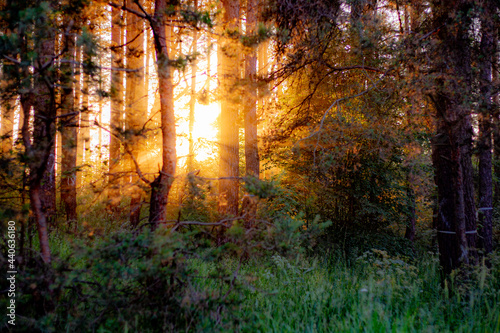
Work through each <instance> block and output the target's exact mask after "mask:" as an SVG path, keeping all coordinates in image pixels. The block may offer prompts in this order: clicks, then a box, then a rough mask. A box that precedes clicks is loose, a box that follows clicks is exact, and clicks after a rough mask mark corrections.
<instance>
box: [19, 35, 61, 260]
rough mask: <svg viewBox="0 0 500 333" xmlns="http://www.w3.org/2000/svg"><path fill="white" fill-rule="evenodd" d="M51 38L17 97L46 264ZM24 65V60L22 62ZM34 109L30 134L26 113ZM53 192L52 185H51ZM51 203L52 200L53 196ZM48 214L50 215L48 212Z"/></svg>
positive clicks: (50, 166)
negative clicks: (35, 74) (35, 71)
mask: <svg viewBox="0 0 500 333" xmlns="http://www.w3.org/2000/svg"><path fill="white" fill-rule="evenodd" d="M23 39H24V41H23V47H24V48H25V49H24V50H23V51H22V54H23V56H26V55H27V53H28V43H29V42H28V40H27V37H25V36H23ZM54 40H55V37H53V38H50V37H49V38H46V39H44V40H43V41H42V42H41V44H40V48H39V49H38V50H37V51H38V56H39V59H40V62H39V63H41V64H46V63H49V64H50V66H48V67H45V68H44V69H43V70H41V71H40V72H39V73H40V75H39V77H38V78H37V80H35V82H34V83H33V86H30V87H23V88H24V89H23V90H25V91H26V92H23V93H21V105H22V108H23V116H24V117H23V124H22V139H23V144H24V147H25V153H26V159H27V164H28V166H29V169H30V173H29V179H28V186H29V197H30V207H31V210H32V212H33V216H34V218H35V221H36V224H37V229H38V236H39V242H40V249H41V252H42V258H43V260H44V261H45V262H46V263H49V262H50V260H51V258H50V249H49V240H48V230H47V207H46V206H44V202H43V199H44V195H45V194H44V191H43V189H42V181H44V180H45V179H46V178H47V177H46V176H45V175H46V174H47V172H50V171H52V172H53V165H54V163H53V160H54V146H55V145H54V143H55V136H56V126H55V119H56V96H55V89H54V88H55V82H56V79H55V78H54V76H53V75H54V73H53V72H54V71H53V55H54ZM23 60H24V61H26V59H23ZM24 70H25V73H23V74H24V75H25V77H29V72H28V71H29V68H27V67H25V68H24ZM32 106H34V119H33V128H34V130H33V132H32V133H31V132H30V110H31V108H32ZM51 159H52V162H51V161H50V160H51ZM54 189H55V185H54ZM53 198H54V199H55V196H53ZM49 213H50V212H49Z"/></svg>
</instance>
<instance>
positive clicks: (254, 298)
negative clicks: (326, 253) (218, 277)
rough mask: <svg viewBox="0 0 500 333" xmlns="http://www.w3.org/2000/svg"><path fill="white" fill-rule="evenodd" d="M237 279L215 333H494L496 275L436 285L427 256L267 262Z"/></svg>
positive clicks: (497, 327)
mask: <svg viewBox="0 0 500 333" xmlns="http://www.w3.org/2000/svg"><path fill="white" fill-rule="evenodd" d="M240 277H241V278H240V282H243V284H244V285H245V288H244V297H243V300H242V303H241V305H240V306H238V308H237V310H233V311H232V312H231V313H226V317H225V320H224V321H223V322H224V323H223V325H222V326H221V327H219V328H217V329H219V330H221V331H226V330H227V331H242V332H500V290H499V289H498V287H499V285H498V283H499V281H498V279H496V278H495V273H494V272H491V271H488V269H487V268H486V267H484V266H480V267H478V268H476V269H475V270H473V271H471V272H469V273H468V277H467V278H464V277H460V279H459V278H458V277H452V278H451V280H450V281H451V282H449V283H448V282H447V283H445V284H444V287H443V286H442V284H441V277H440V275H439V263H438V261H437V258H436V256H435V255H432V254H427V255H426V256H425V258H421V260H419V262H418V263H415V264H414V265H412V264H408V263H406V262H405V261H403V260H401V259H400V258H392V257H389V256H388V255H387V254H386V253H385V252H383V251H375V252H370V253H367V254H366V255H365V256H364V257H362V258H361V259H360V260H358V263H357V264H356V265H353V266H352V267H347V266H346V265H344V264H343V263H342V262H341V261H338V262H336V263H333V264H328V263H327V262H320V261H313V262H312V263H309V264H308V263H307V262H304V261H298V262H295V263H290V262H289V261H287V260H286V259H284V258H282V257H279V256H273V257H272V258H271V260H270V262H268V263H267V265H264V266H262V265H255V264H250V265H246V266H244V267H243V269H242V270H241V272H240ZM482 279H483V280H482ZM246 281H252V283H248V282H246ZM481 281H483V282H481ZM450 285H452V286H453V288H451V287H450ZM451 289H453V291H452V290H451ZM211 329H215V327H211ZM200 330H203V329H200Z"/></svg>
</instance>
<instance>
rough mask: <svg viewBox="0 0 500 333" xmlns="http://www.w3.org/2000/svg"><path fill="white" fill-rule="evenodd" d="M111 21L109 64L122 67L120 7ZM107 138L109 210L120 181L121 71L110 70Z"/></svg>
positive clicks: (115, 202) (116, 201)
mask: <svg viewBox="0 0 500 333" xmlns="http://www.w3.org/2000/svg"><path fill="white" fill-rule="evenodd" d="M111 13H112V14H111V15H112V18H111V19H112V22H111V42H112V49H111V66H112V67H113V68H117V69H120V68H123V67H124V63H123V48H122V47H121V45H122V44H123V35H124V34H123V18H122V12H121V10H120V9H117V8H113V9H112V12H111ZM110 131H111V135H110V138H109V169H108V172H109V178H108V182H109V187H110V189H109V191H108V200H109V207H110V208H111V210H113V211H114V210H116V207H117V206H118V204H119V202H120V182H119V178H120V175H119V171H120V167H119V162H120V157H121V154H120V151H121V141H120V137H121V135H122V131H123V72H122V71H120V70H113V71H112V72H111V116H110Z"/></svg>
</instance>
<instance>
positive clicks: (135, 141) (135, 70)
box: [125, 1, 147, 227]
mask: <svg viewBox="0 0 500 333" xmlns="http://www.w3.org/2000/svg"><path fill="white" fill-rule="evenodd" d="M140 3H142V1H140ZM128 6H129V7H130V8H131V9H133V10H135V11H138V12H140V11H141V10H140V8H139V6H138V5H137V4H136V3H135V2H134V3H129V4H128ZM126 56H127V69H129V71H127V90H126V111H125V112H126V126H127V134H126V140H127V145H128V146H129V148H130V151H129V153H130V154H131V155H132V156H126V160H127V168H128V169H129V171H130V172H131V173H132V175H133V176H132V184H131V188H130V193H129V196H130V224H131V225H132V226H134V227H135V226H137V225H138V224H139V219H140V213H141V206H142V190H141V188H140V187H139V186H138V185H137V183H138V182H139V178H138V177H137V175H136V167H135V164H134V163H133V162H132V161H131V159H135V160H136V161H137V162H138V163H140V159H139V158H140V155H141V153H142V150H143V149H144V133H143V131H142V125H143V119H144V117H145V116H146V114H147V89H146V81H145V79H144V22H143V20H142V19H141V18H139V17H137V16H136V15H135V14H133V13H130V12H128V13H127V48H126Z"/></svg>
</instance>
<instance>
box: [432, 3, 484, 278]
mask: <svg viewBox="0 0 500 333" xmlns="http://www.w3.org/2000/svg"><path fill="white" fill-rule="evenodd" d="M450 6H451V5H450ZM469 7H470V3H468V2H467V1H461V2H460V3H459V4H458V7H457V6H451V7H450V8H447V7H446V6H444V5H443V4H439V5H438V6H436V7H435V13H434V17H435V22H434V23H435V26H436V27H438V28H439V29H437V30H438V33H437V36H438V38H439V39H440V44H439V47H438V48H437V50H436V52H437V55H438V56H436V57H435V59H436V60H435V66H436V71H437V72H441V73H442V74H443V75H442V76H441V77H440V78H439V79H438V81H437V82H436V87H437V89H438V92H437V93H435V94H432V95H431V99H432V101H433V104H434V107H435V110H436V117H437V131H436V133H437V134H436V136H435V137H434V140H433V146H432V148H433V152H432V156H433V164H434V168H435V177H436V184H437V187H438V197H439V199H438V200H439V204H438V205H439V212H438V244H439V252H440V262H441V265H442V267H443V269H444V271H445V272H446V273H449V272H450V271H451V270H452V269H454V268H457V267H459V266H460V265H461V264H462V263H465V264H468V263H469V262H470V259H471V254H470V252H469V248H470V247H471V246H474V245H475V232H476V219H475V204H474V195H473V187H472V184H473V178H472V162H471V145H472V126H471V122H470V114H471V111H470V109H469V107H468V106H467V104H468V102H469V99H470V98H472V96H471V88H470V87H471V79H470V77H471V68H470V45H469V41H468V38H467V30H468V28H469V24H470V18H469V17H468V16H467V13H468V9H469Z"/></svg>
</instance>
